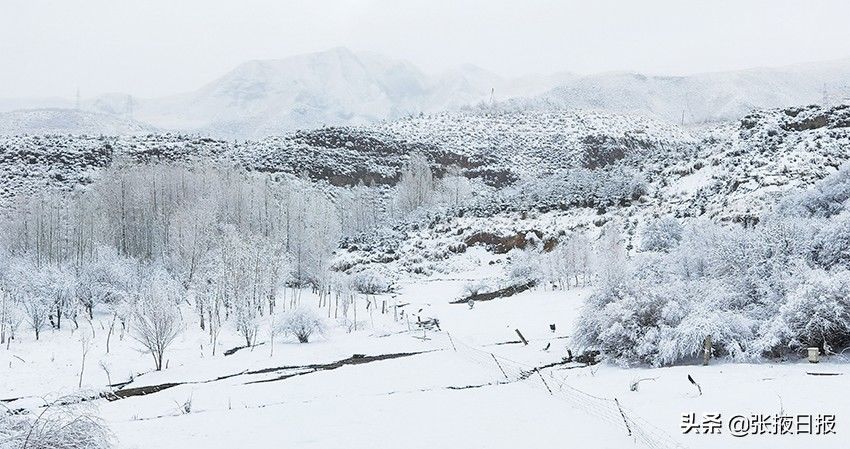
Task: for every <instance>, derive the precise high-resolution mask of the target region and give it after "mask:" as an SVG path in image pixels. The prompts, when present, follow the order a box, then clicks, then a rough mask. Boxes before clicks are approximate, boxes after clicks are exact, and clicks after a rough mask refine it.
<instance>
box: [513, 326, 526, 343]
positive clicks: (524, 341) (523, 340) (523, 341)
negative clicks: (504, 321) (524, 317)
mask: <svg viewBox="0 0 850 449" xmlns="http://www.w3.org/2000/svg"><path fill="white" fill-rule="evenodd" d="M514 330H515V331H516V334H517V335H519V339H520V340H522V344H524V345H525V346H528V340H526V339H525V337H524V336H523V335H522V332H520V331H519V329H514Z"/></svg>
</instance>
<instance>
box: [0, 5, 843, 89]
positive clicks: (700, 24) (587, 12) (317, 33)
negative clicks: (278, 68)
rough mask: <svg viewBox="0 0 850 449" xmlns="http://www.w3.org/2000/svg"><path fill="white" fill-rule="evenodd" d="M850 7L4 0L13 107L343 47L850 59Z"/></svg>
mask: <svg viewBox="0 0 850 449" xmlns="http://www.w3.org/2000/svg"><path fill="white" fill-rule="evenodd" d="M848 19H850V2H848V1H844V0H835V1H828V0H823V1H821V0H801V1H780V0H771V1H768V0H765V1H754V0H753V1H748V0H737V1H731V0H730V1H722V0H712V1H708V0H706V1H699V0H669V1H667V0H664V1H662V0H641V1H637V0H620V1H599V0H594V1H589V0H580V1H533V0H531V1H530V0H522V1H520V0H481V1H460V0H446V1H443V0H411V1H406V0H405V1H402V0H328V1H322V0H309V1H308V0H305V1H298V2H295V1H283V0H265V1H262V0H238V1H237V0H233V1H224V0H137V1H129V0H49V1H48V0H0V97H26V96H53V95H59V96H65V97H68V98H71V97H73V96H74V93H75V91H76V89H77V88H78V87H79V89H80V91H81V93H82V96H84V97H89V96H93V95H96V94H100V93H104V92H129V93H132V94H135V95H138V96H145V97H149V96H159V95H168V94H173V93H177V92H182V91H189V90H194V89H195V88H197V87H200V85H202V84H204V83H206V82H209V81H211V80H213V79H215V78H217V77H218V76H221V75H222V74H224V73H226V72H227V71H228V70H230V69H231V68H233V67H234V66H236V65H237V64H239V63H241V62H243V61H246V60H250V59H277V58H283V57H286V56H289V55H293V54H299V53H306V52H313V51H320V50H325V49H328V48H331V47H336V46H345V47H349V48H351V49H352V50H369V51H375V52H378V53H383V54H386V55H388V56H391V57H396V58H402V59H406V60H408V61H410V62H412V63H414V64H416V65H418V66H419V67H420V68H422V69H423V70H425V71H427V72H437V71H440V70H444V69H446V68H449V67H451V66H455V65H459V64H462V63H472V64H476V65H479V66H481V67H484V68H486V69H489V70H492V71H495V72H497V73H500V74H503V75H510V76H513V75H521V74H526V73H551V72H557V71H572V72H578V73H595V72H601V71H608V70H634V71H640V72H646V73H653V74H685V73H695V72H706V71H720V70H730V69H740V68H749V67H756V66H775V65H785V64H792V63H797V62H806V61H817V60H829V59H837V58H847V57H850V26H848Z"/></svg>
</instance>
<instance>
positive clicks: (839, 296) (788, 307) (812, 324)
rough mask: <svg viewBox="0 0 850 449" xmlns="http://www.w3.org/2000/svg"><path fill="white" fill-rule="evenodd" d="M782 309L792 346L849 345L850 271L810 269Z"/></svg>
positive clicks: (841, 346)
mask: <svg viewBox="0 0 850 449" xmlns="http://www.w3.org/2000/svg"><path fill="white" fill-rule="evenodd" d="M780 312H781V316H782V319H783V320H784V321H785V323H786V325H787V327H788V330H789V331H790V333H791V335H792V336H793V340H791V342H790V344H791V346H792V347H801V346H817V347H819V348H821V349H827V348H830V347H832V348H838V349H843V347H845V346H846V345H847V344H850V272H848V271H846V270H844V269H836V270H833V271H825V270H820V269H813V270H809V271H808V272H807V273H806V275H805V276H804V279H803V281H802V282H801V283H800V285H798V286H797V288H796V289H794V290H792V291H791V292H790V294H789V295H788V301H787V302H786V303H785V304H784V305H783V306H782V307H781V310H780Z"/></svg>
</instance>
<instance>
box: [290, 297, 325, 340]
mask: <svg viewBox="0 0 850 449" xmlns="http://www.w3.org/2000/svg"><path fill="white" fill-rule="evenodd" d="M279 329H280V332H281V333H283V334H284V335H293V336H295V337H296V338H298V341H299V342H300V343H307V342H309V341H310V337H311V336H313V335H316V334H319V335H321V334H324V333H325V331H326V330H327V326H326V325H325V320H324V318H322V316H321V315H320V314H319V312H318V311H317V310H316V309H314V308H312V307H308V306H300V307H297V308H295V309H292V310H289V311H287V312H285V313H284V314H283V315H282V316H281V319H280V324H279Z"/></svg>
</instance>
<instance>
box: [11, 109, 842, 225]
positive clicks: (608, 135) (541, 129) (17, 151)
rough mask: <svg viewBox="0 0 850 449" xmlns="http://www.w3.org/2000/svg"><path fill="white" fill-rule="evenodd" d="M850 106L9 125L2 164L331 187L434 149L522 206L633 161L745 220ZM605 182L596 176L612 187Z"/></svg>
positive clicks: (794, 179) (631, 172)
mask: <svg viewBox="0 0 850 449" xmlns="http://www.w3.org/2000/svg"><path fill="white" fill-rule="evenodd" d="M847 111H848V107H836V108H831V109H823V108H820V107H817V106H812V107H807V108H787V109H776V110H763V111H758V112H754V113H753V114H750V115H748V116H747V117H745V118H744V119H742V120H740V121H739V122H738V123H734V124H726V125H721V126H718V127H715V128H708V129H705V130H702V129H685V128H681V127H678V126H675V125H670V124H667V123H664V122H660V121H657V120H651V119H646V118H642V117H639V116H626V115H616V114H606V113H598V112H587V111H585V112H582V111H572V112H545V111H525V112H493V111H467V112H457V113H442V114H436V115H429V116H424V115H423V116H421V117H415V118H407V119H402V120H397V121H393V122H386V123H381V124H377V125H371V126H362V127H336V128H322V129H316V130H312V131H297V132H292V133H289V134H286V135H284V136H279V137H269V138H265V139H260V140H255V141H246V142H241V143H234V142H228V141H222V140H217V139H211V138H200V137H190V136H184V135H175V134H162V135H157V134H151V135H137V136H111V137H95V136H94V133H92V134H91V135H90V136H89V137H83V136H78V137H71V136H33V135H31V136H28V137H27V136H10V137H4V138H2V140H0V170H2V171H3V172H4V174H5V175H6V184H5V185H4V186H3V188H4V189H5V195H4V196H6V197H10V196H13V195H14V194H15V193H16V192H19V191H20V190H19V189H23V190H30V191H31V190H33V189H39V188H41V187H42V186H44V185H55V186H58V187H60V188H62V189H68V188H73V187H74V186H75V185H76V184H79V183H82V184H85V183H86V182H87V181H86V179H88V178H89V176H96V173H97V172H98V170H100V168H102V167H105V166H108V165H109V164H110V163H111V162H112V160H114V159H122V158H129V160H131V161H132V160H136V161H148V160H152V159H154V160H156V159H159V160H168V161H174V160H178V161H182V160H187V159H188V160H211V161H213V162H216V163H223V164H227V165H231V164H236V165H238V166H242V167H244V168H246V169H248V170H255V171H262V172H272V173H284V174H290V175H295V176H307V177H309V178H311V179H313V180H317V181H322V182H326V183H328V184H330V185H332V186H354V185H357V184H358V183H363V184H365V185H370V184H373V183H374V184H377V185H389V186H392V185H394V184H395V183H396V182H397V181H398V179H399V177H400V174H401V170H402V167H403V166H404V165H405V164H406V162H407V161H408V158H409V157H410V155H411V154H412V153H422V154H424V155H425V156H426V157H427V158H428V159H429V160H430V163H431V165H432V169H433V170H434V172H435V173H436V174H437V176H440V175H442V173H444V172H445V171H446V170H447V169H448V167H449V166H457V167H458V168H459V169H460V170H461V173H462V174H464V175H465V176H466V177H468V178H472V179H480V180H482V181H483V182H484V183H485V184H487V185H489V186H491V187H493V188H495V189H497V190H501V191H505V189H506V188H508V187H512V186H513V187H512V188H517V189H520V190H522V189H526V190H527V189H531V190H533V192H534V195H532V196H527V194H528V192H526V193H523V194H522V195H524V196H522V198H523V199H522V200H520V199H518V198H514V197H506V198H505V199H503V201H506V202H508V203H511V204H514V205H519V204H521V203H519V201H529V202H530V204H528V206H529V207H534V208H538V209H539V208H544V209H545V208H549V207H559V208H563V207H566V205H568V204H585V205H588V204H590V203H587V201H584V200H582V201H580V202H579V203H577V202H576V201H578V200H579V198H578V197H576V198H573V199H570V198H572V197H570V198H568V197H567V196H565V195H567V193H569V192H563V191H558V190H557V189H555V188H554V187H549V189H550V190H552V191H551V192H549V193H546V194H545V197H541V196H540V195H541V193H540V192H539V190H540V188H541V187H540V186H533V185H532V184H530V183H533V182H535V181H537V180H539V182H540V183H541V185H542V186H545V185H550V186H558V185H561V186H562V188H563V189H567V190H570V191H576V192H580V191H581V190H576V189H580V188H583V187H581V186H585V184H586V183H587V182H590V181H587V180H581V181H579V180H578V179H579V178H576V176H579V177H583V176H585V175H584V174H583V173H589V174H590V175H591V176H596V175H594V173H605V174H606V175H605V176H609V174H610V173H619V172H618V170H626V172H625V173H626V176H627V177H628V178H629V179H632V181H629V182H630V183H637V184H635V185H645V188H646V191H647V195H646V196H645V200H644V202H646V201H649V202H650V203H649V204H652V206H651V207H650V206H648V205H645V206H643V207H650V209H652V210H653V211H654V213H656V214H657V213H667V212H670V213H675V214H676V215H678V216H701V215H707V216H709V217H713V218H716V219H721V220H733V221H747V220H751V219H753V218H755V217H757V216H758V214H759V213H760V212H761V211H762V210H763V209H764V208H765V207H766V206H767V205H769V204H773V203H774V202H775V201H776V199H777V198H778V197H779V196H780V195H781V194H782V193H783V192H785V191H787V190H789V189H791V188H795V187H805V186H807V185H810V184H812V183H814V182H815V181H817V180H818V179H821V178H823V177H825V176H826V175H827V174H829V173H830V172H832V171H834V170H835V167H837V166H838V165H839V164H840V163H841V162H842V161H843V160H846V159H847V157H848V156H850V154H848V153H847V151H848V150H847V148H850V145H848V139H850V128H848V126H847V122H848V119H847ZM576 170H578V171H576ZM582 170H583V171H582ZM618 176H619V175H618ZM582 179H583V178H582ZM605 179H607V178H599V177H596V178H594V181H593V182H601V183H603V185H605V184H610V181H611V180H610V179H609V180H608V181H606V180H605ZM564 182H566V183H567V184H563V183H564ZM575 182H581V183H582V184H580V185H576V184H574V183H575ZM517 186H520V187H517ZM600 188H601V187H600ZM607 189H608V191H609V193H610V190H611V188H610V187H607ZM517 194H519V193H517ZM598 194H599V195H603V193H601V192H599V193H598ZM583 195H588V193H583ZM544 204H546V205H548V206H544ZM487 210H491V211H492V209H491V206H488V208H487Z"/></svg>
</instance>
